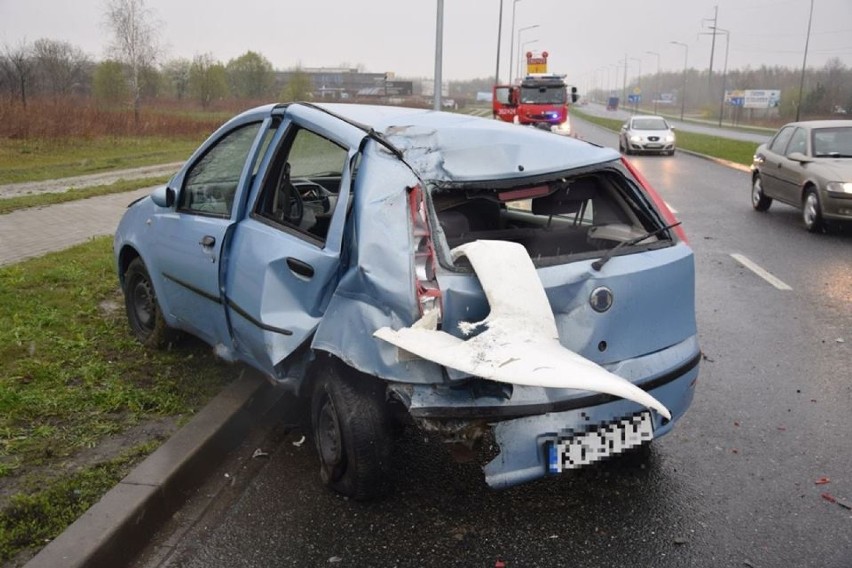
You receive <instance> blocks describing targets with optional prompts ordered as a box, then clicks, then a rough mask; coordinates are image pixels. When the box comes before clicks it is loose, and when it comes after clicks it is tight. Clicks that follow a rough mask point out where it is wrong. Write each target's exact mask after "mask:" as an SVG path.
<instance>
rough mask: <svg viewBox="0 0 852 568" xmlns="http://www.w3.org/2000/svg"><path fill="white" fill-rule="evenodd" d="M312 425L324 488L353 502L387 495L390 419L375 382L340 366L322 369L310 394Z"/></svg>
mask: <svg viewBox="0 0 852 568" xmlns="http://www.w3.org/2000/svg"><path fill="white" fill-rule="evenodd" d="M311 426H312V430H313V437H314V442H315V445H316V448H317V454H318V455H319V460H320V477H321V478H322V480H323V483H325V485H327V486H328V487H330V488H331V489H333V490H335V491H337V492H338V493H341V494H343V495H346V496H348V497H351V498H353V499H357V500H367V499H373V498H375V497H379V496H381V495H383V494H385V493H386V492H387V490H388V476H387V473H388V469H389V466H390V459H391V457H390V455H391V448H392V438H393V437H392V431H393V421H392V417H391V413H390V409H389V407H388V403H387V401H386V397H385V387H384V384H383V383H382V382H381V381H380V380H378V379H375V378H373V377H370V376H367V375H362V374H360V373H357V372H356V371H354V370H351V369H348V368H346V367H344V366H343V365H342V364H334V363H330V364H328V365H323V367H322V368H321V369H320V370H319V375H318V376H317V378H316V380H315V382H314V386H313V393H312V396H311Z"/></svg>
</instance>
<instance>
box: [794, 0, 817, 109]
mask: <svg viewBox="0 0 852 568" xmlns="http://www.w3.org/2000/svg"><path fill="white" fill-rule="evenodd" d="M813 17H814V0H811V12H810V15H809V16H808V35H807V36H805V56H804V58H803V59H802V78H801V79H800V80H799V104H797V105H796V122H799V115H800V112H801V110H802V92H803V91H804V90H805V66H806V65H807V64H808V44H809V43H810V41H811V21H812V20H813Z"/></svg>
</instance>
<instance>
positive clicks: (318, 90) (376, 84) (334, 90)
mask: <svg viewBox="0 0 852 568" xmlns="http://www.w3.org/2000/svg"><path fill="white" fill-rule="evenodd" d="M297 72H298V73H304V74H306V75H307V76H308V77H310V79H311V86H312V87H311V92H312V93H313V95H314V97H315V98H317V99H327V100H328V99H331V100H340V99H343V100H345V99H350V98H354V97H362V98H363V97H376V98H380V97H408V96H411V95H412V94H413V83H412V82H411V81H400V80H397V79H395V78H393V74H391V73H361V72H359V71H358V70H357V69H348V68H340V67H320V68H312V67H305V68H301V69H298V70H289V71H277V72H276V73H275V81H276V85H277V87H278V88H279V89H281V88H283V87H284V85H286V84H287V83H288V82H289V81H290V78H291V77H292V76H293V74H294V73H297Z"/></svg>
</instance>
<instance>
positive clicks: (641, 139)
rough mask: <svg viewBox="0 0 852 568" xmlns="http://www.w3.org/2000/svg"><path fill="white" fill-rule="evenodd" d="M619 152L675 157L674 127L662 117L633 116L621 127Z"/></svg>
mask: <svg viewBox="0 0 852 568" xmlns="http://www.w3.org/2000/svg"><path fill="white" fill-rule="evenodd" d="M618 150H619V151H621V152H624V153H625V154H640V153H654V154H666V155H668V156H673V155H674V153H675V134H674V127H673V126H671V125H670V124H669V123H668V122H666V119H665V118H663V117H662V116H633V117H631V118H630V119H629V120H628V121H627V122H625V123H624V124H623V125H622V126H621V131H620V132H619V134H618Z"/></svg>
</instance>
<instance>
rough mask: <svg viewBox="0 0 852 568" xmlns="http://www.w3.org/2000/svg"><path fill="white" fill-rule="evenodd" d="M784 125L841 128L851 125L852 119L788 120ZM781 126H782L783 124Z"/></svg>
mask: <svg viewBox="0 0 852 568" xmlns="http://www.w3.org/2000/svg"><path fill="white" fill-rule="evenodd" d="M784 126H801V127H802V128H838V127H840V128H842V127H850V126H852V120H844V119H834V120H801V121H799V122H790V123H789V124H785V125H784ZM781 128H783V126H782V127H781Z"/></svg>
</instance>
